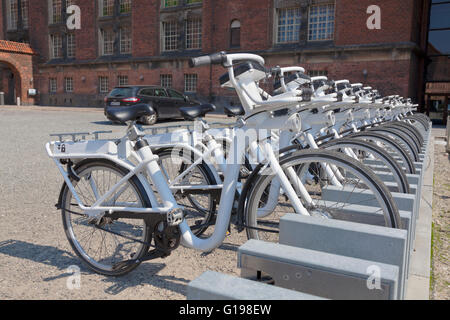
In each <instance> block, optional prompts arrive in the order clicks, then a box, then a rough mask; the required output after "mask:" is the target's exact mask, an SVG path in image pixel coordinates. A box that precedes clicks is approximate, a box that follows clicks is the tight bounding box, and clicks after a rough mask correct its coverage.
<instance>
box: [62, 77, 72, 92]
mask: <svg viewBox="0 0 450 320" xmlns="http://www.w3.org/2000/svg"><path fill="white" fill-rule="evenodd" d="M64 91H65V92H67V93H71V92H73V78H72V77H65V78H64Z"/></svg>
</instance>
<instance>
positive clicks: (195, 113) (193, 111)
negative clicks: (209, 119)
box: [180, 103, 216, 121]
mask: <svg viewBox="0 0 450 320" xmlns="http://www.w3.org/2000/svg"><path fill="white" fill-rule="evenodd" d="M214 110H216V106H215V105H213V104H212V103H205V104H201V105H198V106H189V107H181V108H180V112H181V115H182V116H183V118H184V119H186V120H191V121H193V120H195V119H196V118H202V117H204V116H205V115H206V114H207V113H208V112H212V111H214Z"/></svg>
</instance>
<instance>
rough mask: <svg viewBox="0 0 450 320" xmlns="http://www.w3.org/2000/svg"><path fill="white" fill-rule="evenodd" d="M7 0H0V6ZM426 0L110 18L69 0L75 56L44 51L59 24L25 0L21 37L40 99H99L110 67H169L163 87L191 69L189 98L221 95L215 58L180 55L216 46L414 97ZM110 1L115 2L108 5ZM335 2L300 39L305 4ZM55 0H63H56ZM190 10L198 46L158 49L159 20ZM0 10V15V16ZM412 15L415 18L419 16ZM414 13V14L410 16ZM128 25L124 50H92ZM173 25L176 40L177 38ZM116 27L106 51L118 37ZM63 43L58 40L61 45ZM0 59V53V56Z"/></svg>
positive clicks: (246, 4)
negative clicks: (289, 19) (284, 22)
mask: <svg viewBox="0 0 450 320" xmlns="http://www.w3.org/2000/svg"><path fill="white" fill-rule="evenodd" d="M7 1H8V0H0V8H1V6H2V5H4V4H5V3H6V2H7ZM424 1H426V0H376V1H372V0H359V1H354V0H336V1H333V0H245V1H241V0H227V1H225V0H203V1H202V3H200V4H198V3H194V4H190V5H188V4H187V2H186V0H179V4H180V5H179V6H178V7H174V8H162V6H161V0H146V1H132V10H131V13H129V14H125V15H120V14H116V16H114V17H112V18H100V17H99V7H98V5H97V3H98V1H93V0H76V1H75V4H76V5H78V6H79V7H80V9H81V29H80V30H75V36H76V53H75V59H64V58H63V59H55V60H51V59H50V58H49V56H50V52H49V48H50V45H49V34H52V33H58V34H61V35H63V36H64V34H65V33H66V32H67V28H66V26H65V20H64V19H65V17H64V14H63V18H64V19H63V20H64V23H60V24H56V25H52V24H49V17H48V15H49V14H48V12H49V9H48V2H49V1H48V0H29V27H28V29H27V30H26V33H25V38H26V39H25V40H26V41H29V43H30V45H31V47H32V48H33V49H34V50H35V51H36V52H37V53H38V54H39V59H38V62H37V63H36V65H35V73H34V81H35V82H34V86H35V87H36V88H37V89H38V91H39V98H40V103H41V104H58V105H85V106H98V105H101V103H102V99H103V96H104V93H100V92H99V81H98V77H99V76H107V77H109V88H110V89H111V88H112V87H114V86H115V85H117V84H118V76H119V75H126V76H128V82H129V84H159V83H160V75H161V74H171V75H172V79H173V82H172V86H173V87H174V88H175V89H178V90H180V91H183V90H184V75H185V74H197V76H198V82H197V93H196V95H197V98H199V99H205V100H212V101H214V102H218V103H219V102H221V101H222V100H221V99H222V98H221V97H224V96H232V95H233V93H232V92H231V91H229V90H224V89H221V88H220V87H219V83H218V78H219V76H220V75H221V74H223V72H224V70H223V69H222V68H220V67H213V68H210V67H202V68H197V69H190V68H188V66H187V60H188V58H189V57H190V56H196V55H200V54H207V53H212V52H216V51H221V50H225V51H228V52H233V51H236V52H256V53H259V54H261V55H262V56H264V57H265V58H266V61H267V64H268V65H269V66H271V65H283V66H285V65H286V66H287V65H301V66H303V67H305V69H307V70H314V71H326V72H327V75H328V77H329V78H332V79H349V80H350V81H352V82H363V83H366V84H367V85H371V86H373V87H377V88H379V89H380V90H381V92H382V93H383V94H385V95H388V94H393V93H397V94H401V95H405V96H406V95H408V96H412V97H416V94H417V92H418V90H419V87H420V77H419V76H418V73H419V71H418V68H419V67H420V65H421V54H422V52H423V48H422V44H421V43H420V39H422V38H423V35H422V34H421V33H420V32H421V30H422V28H420V25H418V19H419V18H420V19H421V17H422V15H423V12H422V11H423V5H424ZM118 3H119V1H116V5H117V4H118ZM333 3H334V8H335V16H334V17H335V25H334V36H333V39H332V40H327V41H308V39H307V37H308V21H309V20H308V15H309V6H310V5H324V4H333ZM63 4H64V7H65V1H63ZM370 5H378V6H379V7H380V9H381V29H380V30H376V29H375V30H369V29H368V28H367V26H366V21H367V19H368V17H369V14H367V12H366V11H367V8H368V7H369V6H370ZM291 7H299V8H300V12H301V16H302V18H301V25H300V36H299V41H298V42H296V43H291V44H286V45H280V44H276V32H277V25H276V23H277V22H276V20H277V19H276V13H277V10H280V9H282V8H291ZM2 12H4V14H2V15H0V39H1V38H3V39H12V40H14V37H18V34H21V35H23V33H20V32H15V31H8V30H6V29H7V28H6V11H5V10H2ZM191 15H197V16H200V17H201V19H202V40H201V41H202V47H201V50H178V51H175V52H162V48H161V30H160V29H161V25H162V24H161V21H162V20H164V19H175V20H176V21H178V26H179V28H181V29H183V26H184V24H183V23H184V19H186V17H189V16H191ZM2 19H3V21H2ZM420 19H419V20H420ZM233 20H239V22H240V26H241V27H240V46H239V47H237V48H236V47H234V48H232V47H230V26H231V22H232V21H233ZM420 21H421V20H420ZM122 25H131V30H132V52H131V54H128V55H120V54H115V55H112V56H106V57H105V56H102V55H101V54H100V49H99V48H100V45H99V41H100V39H99V37H100V32H99V30H100V29H101V28H103V27H105V28H106V27H109V28H111V29H112V30H116V34H117V30H118V29H119V28H120V26H122ZM183 32H185V30H182V32H181V33H180V35H179V39H178V41H179V43H180V44H181V46H183V45H184V41H185V37H183V34H184V33H183ZM118 42H120V41H119V40H118V36H116V42H115V50H116V53H117V50H118V49H117V46H118V45H119V44H118ZM63 46H64V44H63ZM1 61H2V59H1V58H0V62H1ZM66 77H71V78H73V87H74V90H73V92H70V93H66V92H64V91H65V90H64V78H66ZM50 78H56V79H57V80H56V81H57V91H56V93H50V92H49V79H50Z"/></svg>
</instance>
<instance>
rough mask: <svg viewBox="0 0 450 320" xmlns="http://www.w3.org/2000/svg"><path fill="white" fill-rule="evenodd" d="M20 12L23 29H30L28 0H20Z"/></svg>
mask: <svg viewBox="0 0 450 320" xmlns="http://www.w3.org/2000/svg"><path fill="white" fill-rule="evenodd" d="M20 1H21V2H20V11H21V15H22V28H24V29H28V20H29V19H28V8H29V1H28V0H20Z"/></svg>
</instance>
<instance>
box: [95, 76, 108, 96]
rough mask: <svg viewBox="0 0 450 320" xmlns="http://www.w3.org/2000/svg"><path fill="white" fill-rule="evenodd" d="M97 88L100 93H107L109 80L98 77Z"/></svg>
mask: <svg viewBox="0 0 450 320" xmlns="http://www.w3.org/2000/svg"><path fill="white" fill-rule="evenodd" d="M98 88H99V91H100V93H105V92H109V78H108V77H98Z"/></svg>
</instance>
